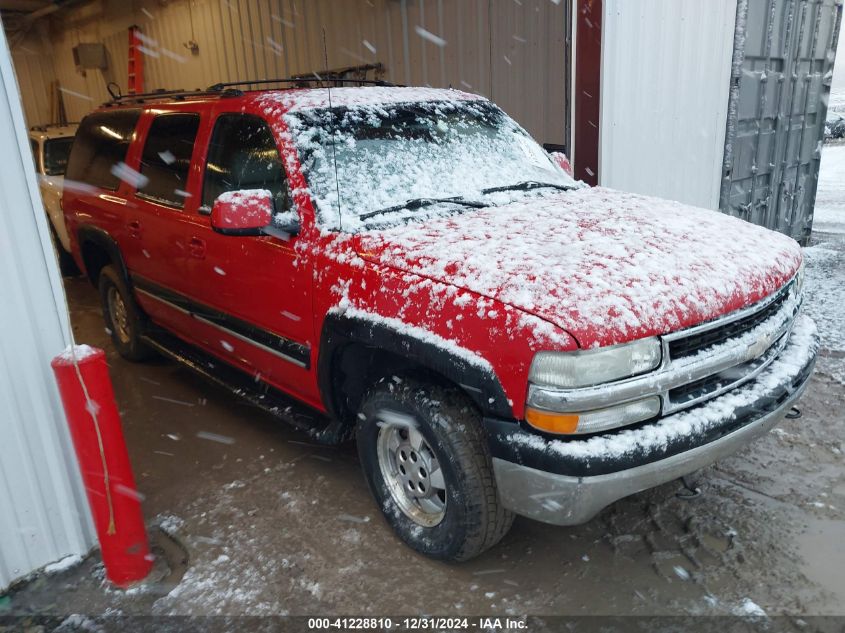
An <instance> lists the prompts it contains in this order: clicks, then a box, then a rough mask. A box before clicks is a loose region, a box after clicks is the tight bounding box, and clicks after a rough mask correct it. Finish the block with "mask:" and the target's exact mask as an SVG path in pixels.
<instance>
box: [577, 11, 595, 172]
mask: <svg viewBox="0 0 845 633" xmlns="http://www.w3.org/2000/svg"><path fill="white" fill-rule="evenodd" d="M576 13H577V15H576V20H577V24H576V28H577V29H578V32H577V38H576V42H575V99H574V101H575V177H576V178H580V179H581V180H583V181H584V182H587V183H589V184H591V185H596V184H598V177H599V124H600V110H599V104H600V99H601V37H602V35H601V33H602V27H601V17H602V0H576Z"/></svg>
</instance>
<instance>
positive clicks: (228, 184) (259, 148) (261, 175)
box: [202, 114, 289, 211]
mask: <svg viewBox="0 0 845 633" xmlns="http://www.w3.org/2000/svg"><path fill="white" fill-rule="evenodd" d="M240 189H268V190H269V191H270V193H271V194H272V195H273V201H274V203H275V207H276V211H284V210H286V209H288V208H289V195H288V188H287V182H286V180H285V171H284V169H283V168H282V161H281V159H280V158H279V150H278V148H277V147H276V141H275V140H274V139H273V133H272V132H271V131H270V127H269V126H268V125H267V122H266V121H264V120H263V119H261V118H259V117H256V116H252V115H249V114H224V115H222V116H220V117H219V118H218V119H217V122H216V123H215V124H214V133H213V134H212V137H211V145H210V146H209V148H208V164H207V165H206V168H205V183H204V185H203V194H202V203H203V206H204V207H206V208H207V209H210V208H211V206H212V205H213V204H214V201H215V200H216V199H217V196H219V195H220V194H221V193H225V192H227V191H238V190H240Z"/></svg>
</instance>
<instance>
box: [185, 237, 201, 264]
mask: <svg viewBox="0 0 845 633" xmlns="http://www.w3.org/2000/svg"><path fill="white" fill-rule="evenodd" d="M188 251H189V252H190V254H191V257H196V258H197V259H205V240H201V239H200V238H198V237H192V238H191V239H190V240H188Z"/></svg>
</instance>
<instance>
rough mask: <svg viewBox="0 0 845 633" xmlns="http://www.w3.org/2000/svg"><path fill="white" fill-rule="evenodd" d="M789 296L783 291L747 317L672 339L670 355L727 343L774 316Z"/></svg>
mask: <svg viewBox="0 0 845 633" xmlns="http://www.w3.org/2000/svg"><path fill="white" fill-rule="evenodd" d="M788 298H789V293H788V292H786V291H781V292H779V293H778V295H777V296H776V297H775V299H774V300H773V301H771V302H770V303H769V304H768V305H766V306H764V307H763V308H761V309H760V310H759V311H757V312H753V313H752V314H749V315H748V316H746V317H743V318H741V319H737V320H736V321H731V322H730V323H726V324H725V325H719V326H717V327H714V328H713V329H709V330H704V331H702V332H699V333H697V334H691V335H689V336H685V337H684V338H679V339H676V340H674V341H671V342H670V343H669V356H670V358H675V359H677V358H684V357H685V356H692V355H693V354H697V353H698V352H700V351H701V350H704V349H707V348H708V347H712V346H714V345H719V344H721V343H725V342H727V341H729V340H730V339H732V338H735V337H737V336H740V335H742V334H744V333H745V332H748V331H749V330H753V329H754V328H755V327H757V326H758V325H760V324H761V323H763V322H765V321H767V320H768V319H770V318H771V317H772V316H774V315H775V314H776V313H777V312H778V310H780V308H781V306H782V305H783V303H784V302H785V301H786V300H787V299H788Z"/></svg>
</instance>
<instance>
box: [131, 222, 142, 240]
mask: <svg viewBox="0 0 845 633" xmlns="http://www.w3.org/2000/svg"><path fill="white" fill-rule="evenodd" d="M129 237H134V238H140V237H141V222H140V220H132V221H131V222H130V223H129Z"/></svg>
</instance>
